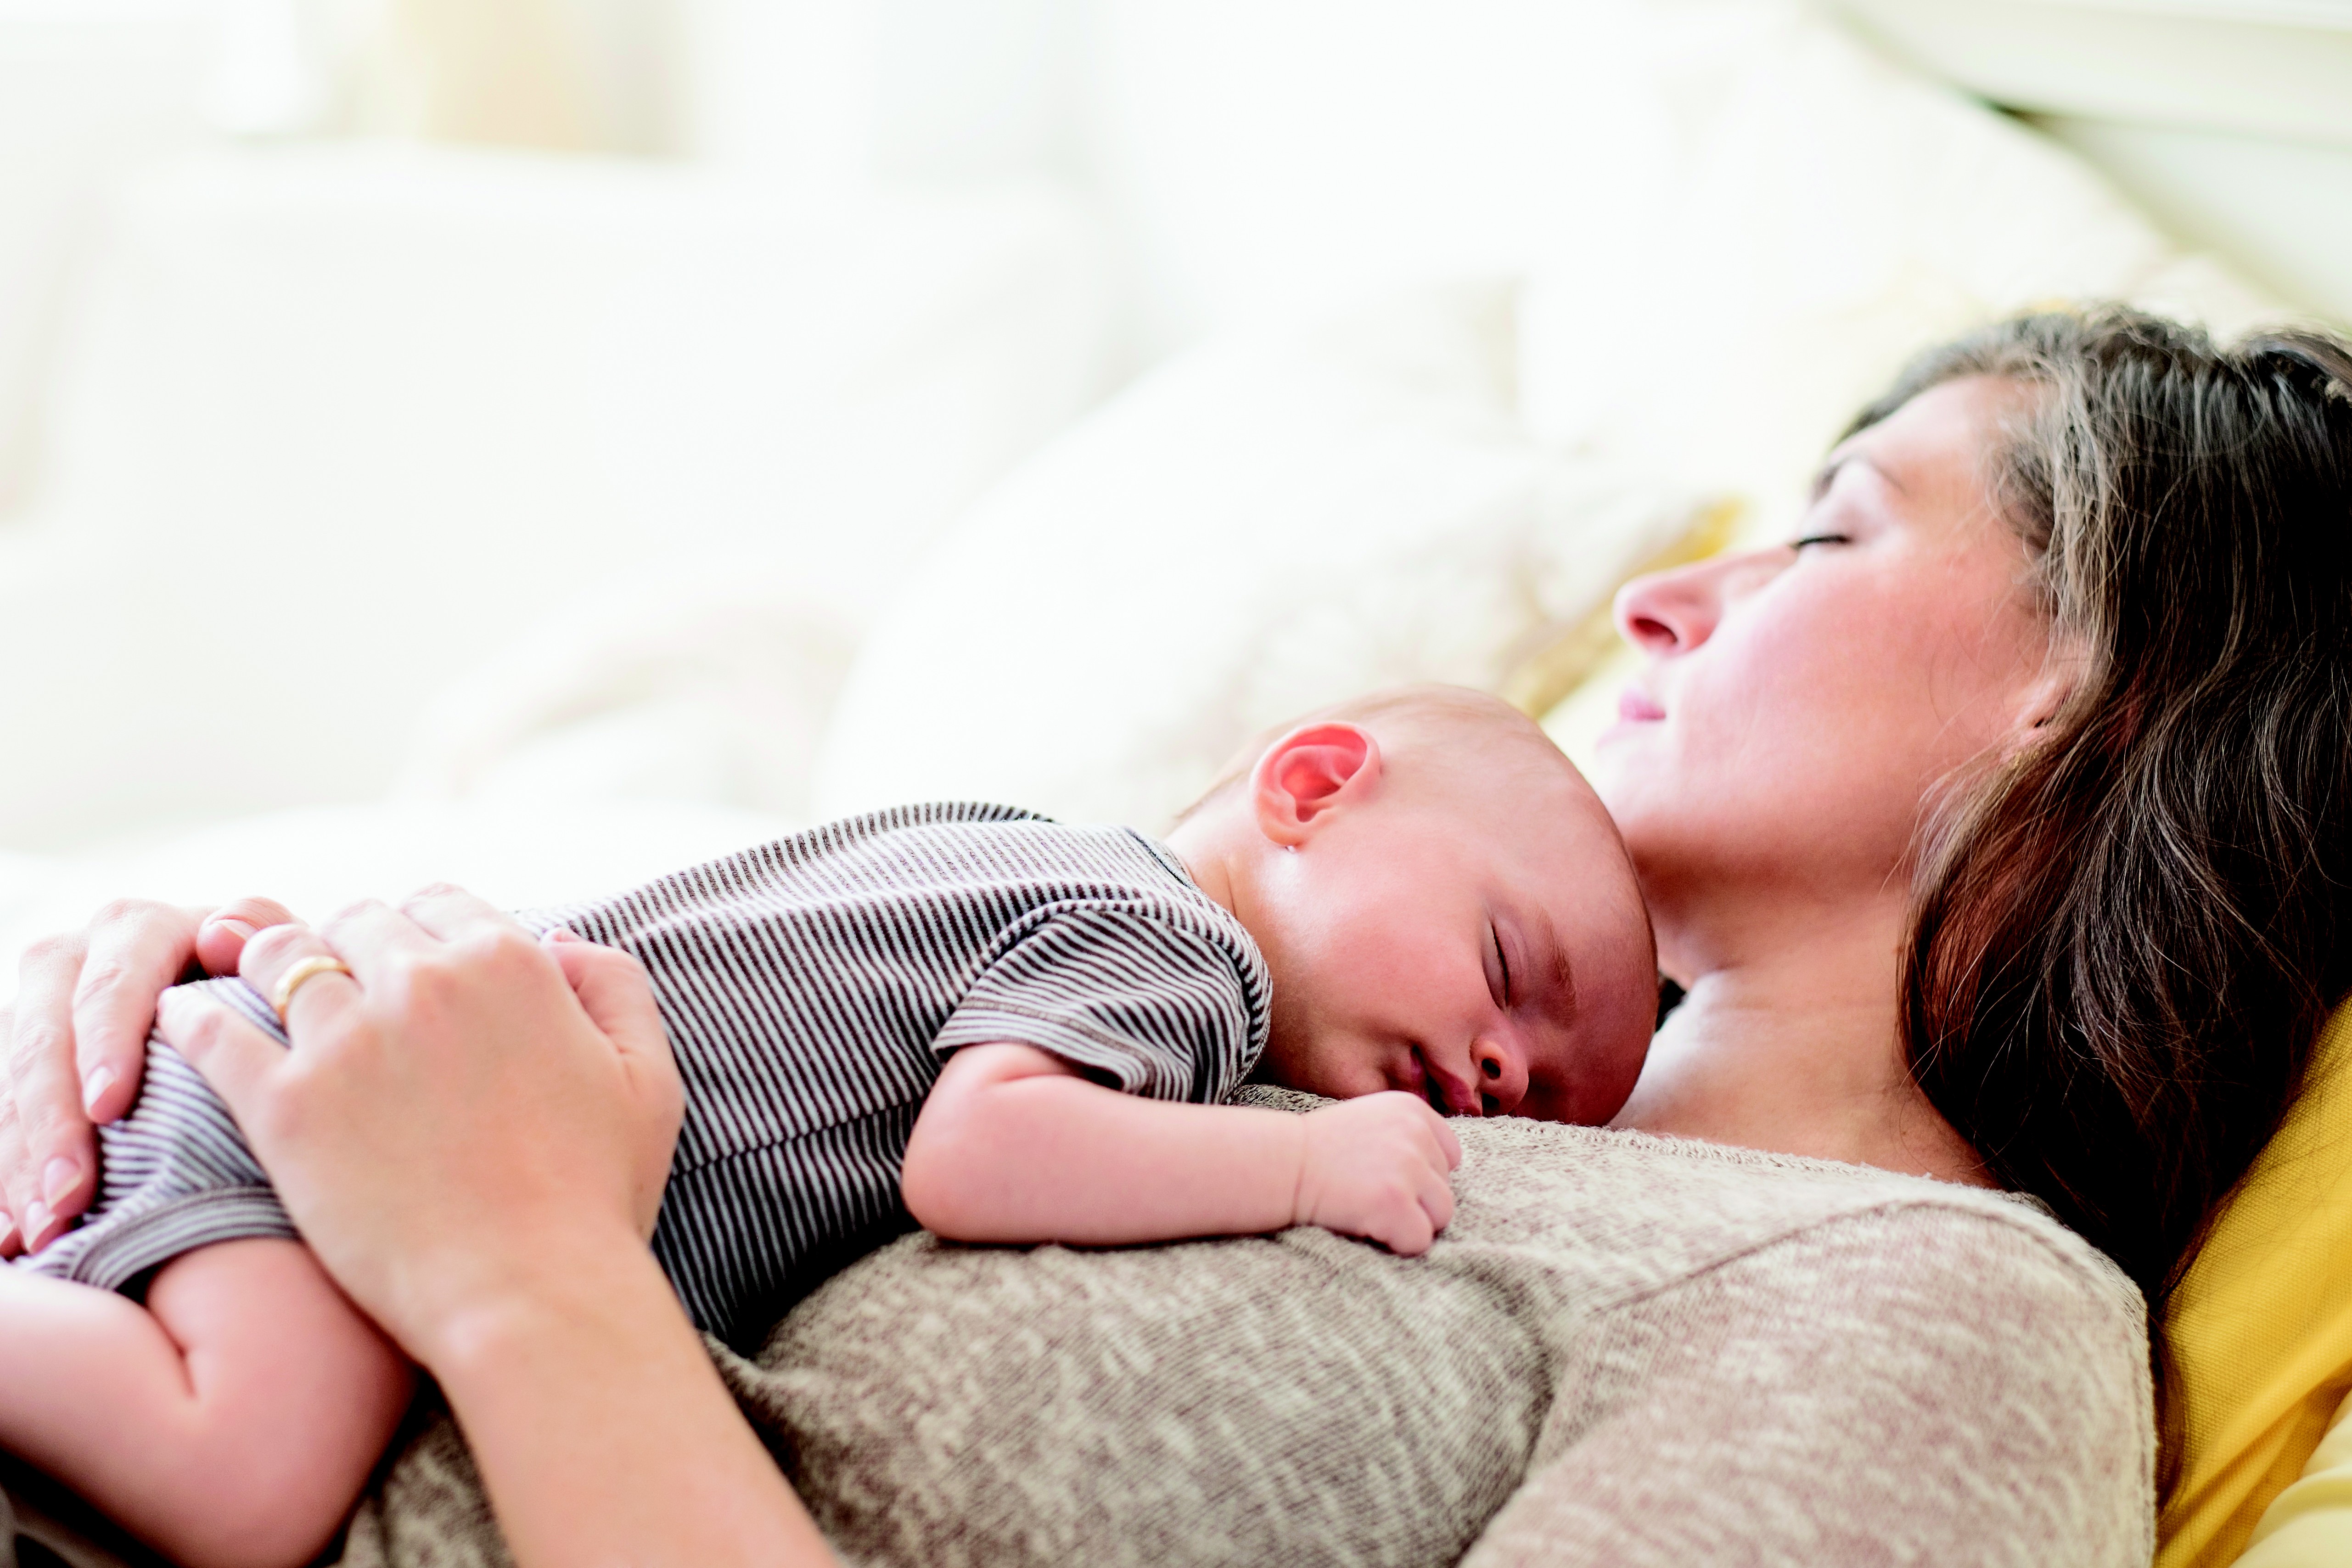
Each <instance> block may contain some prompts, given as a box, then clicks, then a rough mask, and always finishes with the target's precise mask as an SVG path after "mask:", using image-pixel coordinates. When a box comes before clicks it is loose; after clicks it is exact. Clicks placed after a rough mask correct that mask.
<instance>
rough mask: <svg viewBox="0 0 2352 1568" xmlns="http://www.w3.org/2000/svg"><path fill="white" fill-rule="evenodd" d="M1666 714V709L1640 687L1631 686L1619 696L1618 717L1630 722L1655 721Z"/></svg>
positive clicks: (1647, 722)
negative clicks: (1652, 699)
mask: <svg viewBox="0 0 2352 1568" xmlns="http://www.w3.org/2000/svg"><path fill="white" fill-rule="evenodd" d="M1665 716H1666V710H1664V709H1663V708H1661V707H1659V706H1658V705H1657V704H1656V703H1654V702H1653V701H1651V700H1650V699H1649V696H1648V694H1647V693H1645V692H1643V690H1642V689H1641V688H1639V687H1635V686H1629V687H1627V688H1626V689H1624V690H1623V692H1622V693H1621V694H1619V696H1618V698H1617V717H1618V718H1620V719H1622V720H1623V721H1625V722H1627V723H1628V724H1649V723H1654V722H1655V721H1658V720H1660V719H1663V718H1664V717H1665Z"/></svg>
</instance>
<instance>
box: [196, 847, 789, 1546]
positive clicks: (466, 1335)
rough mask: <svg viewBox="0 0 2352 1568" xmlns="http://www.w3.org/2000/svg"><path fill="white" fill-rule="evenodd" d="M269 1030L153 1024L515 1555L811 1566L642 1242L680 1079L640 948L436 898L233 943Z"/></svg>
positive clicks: (227, 1021) (674, 1121)
mask: <svg viewBox="0 0 2352 1568" xmlns="http://www.w3.org/2000/svg"><path fill="white" fill-rule="evenodd" d="M310 957H340V958H341V960H342V961H343V962H344V963H349V964H350V965H351V968H352V974H350V975H343V974H339V973H331V972H330V973H319V974H317V975H315V976H314V977H313V978H311V979H310V980H308V981H306V982H304V983H303V984H301V986H300V987H299V989H298V990H297V991H296V992H295V994H294V996H293V998H292V1000H291V1002H290V1003H289V1005H288V1008H287V1012H288V1015H289V1016H288V1019H287V1023H288V1027H289V1033H290V1034H291V1035H292V1037H293V1040H294V1045H293V1048H292V1049H291V1050H287V1049H283V1048H281V1047H278V1045H277V1043H276V1042H274V1041H272V1040H271V1039H270V1038H269V1037H268V1036H266V1035H264V1034H262V1033H261V1032H260V1031H259V1030H257V1029H255V1028H254V1027H252V1026H250V1025H249V1024H247V1023H246V1022H245V1020H244V1019H242V1018H240V1017H238V1016H236V1015H234V1014H232V1013H230V1012H228V1011H227V1010H226V1008H224V1007H221V1006H219V1005H216V1004H214V1003H211V1002H208V1001H206V1000H205V999H203V998H200V997H197V996H194V995H193V994H188V993H185V992H173V994H172V995H171V996H170V997H169V998H167V999H166V1003H165V1006H164V1010H163V1031H164V1035H165V1037H167V1038H169V1039H170V1040H171V1041H172V1042H173V1044H174V1045H176V1046H178V1047H180V1049H181V1050H182V1052H183V1053H184V1054H185V1055H186V1056H187V1057H188V1058H189V1060H190V1061H192V1062H194V1064H195V1066H196V1067H197V1068H198V1069H199V1070H201V1071H202V1072H203V1073H204V1074H205V1076H206V1077H207V1078H208V1079H211V1080H212V1082H213V1085H214V1087H215V1088H216V1089H219V1090H220V1092H221V1095H222V1097H223V1098H224V1099H226V1100H227V1101H228V1103H229V1107H230V1109H231V1110H234V1111H235V1112H236V1120H237V1124H238V1125H239V1126H240V1127H241V1128H243V1129H244V1131H245V1133H246V1136H247V1139H248V1140H249V1141H250V1142H251V1143H252V1145H253V1148H254V1152H255V1153H256V1154H257V1155H258V1156H259V1157H260V1159H261V1163H262V1164H263V1165H264V1166H265V1167H267V1168H268V1172H269V1173H270V1177H271V1179H272V1180H273V1181H274V1182H275V1183H276V1184H277V1186H278V1194H279V1196H280V1197H281V1198H282V1199H283V1200H284V1202H285V1205H286V1207H287V1210H288V1212H289V1214H291V1215H293V1218H294V1221H295V1224H296V1225H297V1226H299V1227H300V1229H301V1231H302V1237H303V1239H304V1240H305V1241H306V1242H308V1243H309V1244H310V1247H311V1249H312V1250H313V1251H314V1252H316V1253H317V1254H318V1256H319V1258H320V1260H321V1261H322V1262H324V1263H325V1264H326V1266H327V1268H328V1269H329V1271H330V1272H331V1273H332V1274H333V1275H334V1276H335V1277H336V1279H337V1280H338V1281H339V1282H340V1283H341V1285H342V1287H343V1289H345V1290H346V1291H347V1292H349V1293H350V1295H351V1296H352V1299H353V1300H355V1301H357V1302H358V1303H359V1304H360V1306H361V1307H362V1308H363V1309H365V1310H367V1311H368V1312H369V1313H370V1314H372V1315H373V1317H374V1318H375V1319H376V1321H378V1322H380V1323H382V1324H383V1326H384V1328H385V1329H386V1330H388V1331H390V1332H391V1333H392V1334H393V1336H394V1338H396V1339H397V1340H398V1341H399V1342H401V1344H402V1346H403V1348H404V1349H406V1350H407V1351H408V1352H409V1353H410V1354H411V1355H413V1356H415V1357H416V1359H417V1360H419V1361H420V1362H422V1363H425V1366H426V1368H428V1369H429V1370H430V1371H431V1372H432V1373H433V1374H434V1375H435V1377H436V1379H437V1380H438V1381H439V1383H440V1385H441V1388H442V1392H443V1393H444V1394H446V1395H447V1396H448V1399H449V1404H450V1407H451V1408H452V1409H453V1410H454V1411H455V1412H456V1413H457V1421H458V1424H459V1425H460V1426H463V1427H464V1428H465V1432H466V1437H467V1443H468V1444H469V1445H470V1446H471V1447H472V1449H473V1452H474V1456H475V1458H476V1460H477V1461H478V1464H479V1465H480V1468H481V1472H482V1479H483V1484H484V1486H485V1487H486V1488H487V1489H488V1492H489V1497H490V1503H491V1506H492V1507H493V1508H494V1509H495V1510H497V1512H498V1516H499V1524H500V1526H501V1527H502V1528H503V1530H504V1531H505V1533H506V1537H507V1542H508V1545H509V1548H510V1549H511V1550H512V1552H513V1556H514V1559H515V1561H516V1563H519V1564H520V1565H522V1568H557V1565H562V1568H570V1565H571V1564H574V1563H695V1564H712V1565H725V1564H736V1563H740V1564H752V1563H758V1564H773V1565H778V1568H793V1565H805V1568H813V1565H815V1564H820V1563H831V1562H832V1561H833V1559H832V1555H831V1553H830V1552H828V1551H827V1550H826V1547H825V1544H824V1539H823V1538H822V1537H821V1536H819V1535H818V1533H817V1531H816V1528H815V1526H814V1524H812V1523H811V1522H810V1521H809V1517H808V1515H807V1513H806V1511H805V1510H803V1509H802V1508H801V1506H800V1501H799V1500H798V1499H797V1498H795V1497H793V1492H792V1489H791V1488H790V1487H788V1486H786V1485H785V1484H784V1479H783V1477H782V1474H781V1473H780V1472H779V1471H778V1470H777V1469H776V1467H775V1464H774V1462H773V1461H772V1459H771V1458H769V1457H768V1453H767V1450H766V1449H765V1448H764V1447H761V1443H760V1440H759V1438H758V1437H757V1436H754V1435H753V1434H752V1431H751V1427H750V1426H747V1425H746V1424H745V1423H744V1421H743V1419H742V1416H741V1415H740V1413H739V1412H738V1411H737V1410H736V1408H735V1405H734V1402H733V1400H732V1399H731V1398H730V1396H729V1394H728V1393H727V1390H726V1387H725V1385H724V1384H721V1383H720V1382H719V1374H718V1373H717V1371H716V1369H714V1368H713V1367H712V1366H711V1364H710V1359H709V1355H708V1354H707V1353H705V1352H704V1350H703V1347H702V1343H701V1341H700V1340H699V1339H698V1337H697V1335H696V1334H695V1332H694V1330H693V1327H692V1325H691V1324H689V1323H688V1321H687V1320H686V1316H685V1314H684V1313H683V1312H682V1311H681V1310H679V1308H678V1304H677V1296H676V1295H675V1294H674V1293H673V1292H672V1290H671V1289H670V1286H669V1282H668V1280H667V1279H665V1278H664V1277H663V1275H662V1272H661V1270H660V1268H658V1267H657V1266H656V1264H655V1262H654V1260H653V1256H652V1254H651V1252H650V1251H648V1250H647V1248H646V1245H645V1237H646V1232H647V1231H648V1230H649V1229H650V1228H651V1224H652V1218H653V1214H654V1209H655V1207H656V1205H657V1204H658V1202H659V1198H660V1191H661V1184H662V1178H663V1176H664V1174H665V1173H666V1172H667V1168H668V1164H669V1158H670V1152H671V1149H672V1146H673V1145H674V1143H675V1142H676V1140H677V1128H678V1119H679V1114H680V1108H681V1104H682V1094H681V1090H680V1088H679V1084H678V1079H677V1068H676V1067H675V1065H674V1064H673V1063H672V1061H671V1059H670V1055H669V1048H668V1045H667V1040H666V1038H665V1037H664V1036H663V1033H662V1027H661V1021H660V1018H659V1016H658V1015H657V1014H656V1012H655V1010H654V1006H653V1000H652V993H651V990H650V988H649V987H648V985H647V984H646V979H645V975H644V973H643V971H641V970H640V969H639V968H638V967H637V965H636V963H635V961H634V960H631V959H629V958H628V957H626V956H625V955H624V954H622V953H619V952H614V951H612V950H610V949H606V948H601V947H595V946H592V945H590V944H588V943H586V942H565V941H562V940H553V939H551V940H549V941H546V942H533V941H532V940H531V938H530V935H529V934H528V933H526V932H525V931H523V930H522V929H521V928H520V926H517V925H516V924H515V923H514V922H513V921H509V920H508V919H507V918H506V917H505V916H503V915H501V914H499V913H498V912H497V911H496V910H492V909H490V908H489V907H488V906H487V905H485V904H483V903H481V902H480V901H479V900H476V899H473V898H470V897H468V896H467V895H466V894H464V893H461V892H459V891H457V889H448V888H440V889H428V890H427V891H425V892H424V893H421V894H419V895H417V896H416V897H415V898H414V899H411V900H409V901H408V902H407V903H406V904H404V905H403V906H402V907H401V908H400V909H397V910H395V909H392V908H390V907H388V906H386V905H383V904H362V905H359V906H357V907H356V908H354V909H352V910H346V911H345V912H344V913H342V914H341V915H339V916H337V917H336V918H335V919H334V920H333V921H329V922H328V924H327V925H326V926H325V927H324V928H323V930H322V931H319V932H317V933H313V932H310V931H304V930H300V929H299V928H289V929H288V930H286V931H278V932H271V933H268V935H267V936H265V937H263V938H260V939H257V940H256V941H255V942H252V943H250V944H248V945H247V949H246V952H245V958H244V963H243V972H244V973H245V976H246V978H247V979H248V980H250V981H251V982H252V983H253V984H255V986H257V988H258V989H259V990H260V991H261V992H262V993H263V994H265V995H267V994H271V993H272V992H273V991H274V989H275V987H276V986H277V984H278V981H279V979H280V978H281V977H282V976H284V975H285V973H287V971H288V970H289V968H290V967H291V966H292V965H293V964H295V963H299V962H300V961H301V960H303V959H304V958H310Z"/></svg>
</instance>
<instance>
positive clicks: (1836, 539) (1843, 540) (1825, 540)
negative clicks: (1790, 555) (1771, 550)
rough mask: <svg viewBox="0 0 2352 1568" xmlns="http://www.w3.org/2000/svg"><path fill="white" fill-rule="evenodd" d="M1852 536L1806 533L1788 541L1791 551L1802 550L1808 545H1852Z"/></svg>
mask: <svg viewBox="0 0 2352 1568" xmlns="http://www.w3.org/2000/svg"><path fill="white" fill-rule="evenodd" d="M1852 543H1853V536H1852V535H1850V534H1843V533H1808V534H1805V535H1803V536H1802V537H1801V538H1797V539H1792V540H1790V541H1789V548H1790V549H1791V550H1802V549H1804V548H1805V547H1806V546H1807V545H1809V544H1852Z"/></svg>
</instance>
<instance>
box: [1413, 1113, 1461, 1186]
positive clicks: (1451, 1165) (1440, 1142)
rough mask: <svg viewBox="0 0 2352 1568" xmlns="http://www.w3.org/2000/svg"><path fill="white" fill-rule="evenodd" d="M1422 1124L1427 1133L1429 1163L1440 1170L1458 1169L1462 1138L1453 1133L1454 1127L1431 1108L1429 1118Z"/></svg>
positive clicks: (1459, 1166)
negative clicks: (1447, 1123) (1448, 1124)
mask: <svg viewBox="0 0 2352 1568" xmlns="http://www.w3.org/2000/svg"><path fill="white" fill-rule="evenodd" d="M1423 1109H1426V1107H1424V1108H1423ZM1422 1125H1423V1128H1425V1129H1426V1130H1427V1131H1428V1134H1429V1149H1430V1155H1431V1159H1430V1163H1432V1164H1433V1165H1435V1166H1436V1167H1437V1168H1438V1169H1440V1170H1444V1171H1453V1170H1459V1169H1460V1168H1461V1165H1462V1140H1461V1139H1459V1138H1457V1137H1455V1136H1454V1129H1453V1128H1451V1127H1449V1126H1447V1125H1446V1123H1445V1118H1444V1117H1443V1116H1440V1115H1438V1114H1437V1112H1435V1111H1434V1110H1432V1111H1430V1112H1429V1120H1428V1121H1425V1122H1423V1124H1422Z"/></svg>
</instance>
